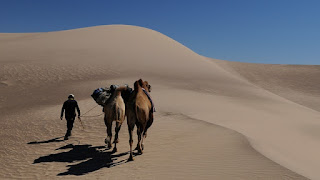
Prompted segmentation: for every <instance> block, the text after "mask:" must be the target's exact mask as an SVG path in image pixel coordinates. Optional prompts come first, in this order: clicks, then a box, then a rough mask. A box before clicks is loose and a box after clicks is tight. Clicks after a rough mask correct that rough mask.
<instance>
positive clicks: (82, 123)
mask: <svg viewBox="0 0 320 180" xmlns="http://www.w3.org/2000/svg"><path fill="white" fill-rule="evenodd" d="M98 106H99V104H98V105H96V106H94V107H93V108H91V109H90V110H89V111H87V112H85V113H84V114H83V115H81V116H79V118H78V120H79V122H80V124H81V126H82V130H84V125H83V123H82V120H81V117H99V116H101V115H103V114H104V113H101V114H98V115H94V116H84V115H85V114H87V113H88V112H90V111H92V110H93V109H94V108H96V107H98Z"/></svg>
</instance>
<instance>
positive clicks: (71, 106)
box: [61, 99, 80, 119]
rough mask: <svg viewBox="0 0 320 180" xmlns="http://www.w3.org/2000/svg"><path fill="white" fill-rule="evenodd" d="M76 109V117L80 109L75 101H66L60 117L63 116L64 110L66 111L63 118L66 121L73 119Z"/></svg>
mask: <svg viewBox="0 0 320 180" xmlns="http://www.w3.org/2000/svg"><path fill="white" fill-rule="evenodd" d="M76 108H77V111H78V116H80V109H79V106H78V103H77V101H76V100H70V99H69V100H67V101H65V102H64V103H63V106H62V109H61V117H62V116H63V112H64V110H65V111H66V113H65V117H66V119H74V118H75V117H76Z"/></svg>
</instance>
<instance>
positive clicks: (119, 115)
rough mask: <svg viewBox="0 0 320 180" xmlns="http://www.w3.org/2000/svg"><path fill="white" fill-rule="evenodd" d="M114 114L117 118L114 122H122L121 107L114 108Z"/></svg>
mask: <svg viewBox="0 0 320 180" xmlns="http://www.w3.org/2000/svg"><path fill="white" fill-rule="evenodd" d="M114 108H115V109H114V112H115V117H114V120H115V121H116V122H121V110H120V109H119V107H117V106H114Z"/></svg>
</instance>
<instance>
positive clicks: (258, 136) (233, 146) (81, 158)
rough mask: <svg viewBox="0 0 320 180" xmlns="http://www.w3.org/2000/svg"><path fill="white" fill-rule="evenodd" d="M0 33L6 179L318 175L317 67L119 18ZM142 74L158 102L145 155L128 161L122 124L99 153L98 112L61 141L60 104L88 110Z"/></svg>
mask: <svg viewBox="0 0 320 180" xmlns="http://www.w3.org/2000/svg"><path fill="white" fill-rule="evenodd" d="M0 40H1V41H0V82H1V84H0V112H1V114H2V116H1V117H0V127H1V134H0V136H1V139H2V140H1V142H0V143H1V144H0V152H1V155H0V156H1V159H0V160H1V164H2V165H3V168H2V169H1V170H0V175H1V177H2V178H23V177H24V178H25V177H26V178H32V179H33V178H36V179H43V178H47V179H50V178H51V179H52V178H63V179H64V178H79V177H81V178H89V179H90V178H98V177H99V178H100V177H101V178H105V177H107V178H109V179H127V178H130V177H132V178H134V179H160V178H161V179H162V178H173V179H304V177H307V178H312V179H317V178H319V177H320V173H319V172H318V171H317V167H319V165H320V158H319V156H317V153H318V152H319V150H320V143H319V142H318V137H319V135H320V134H319V133H318V132H319V128H318V127H320V123H319V121H318V119H319V117H320V114H319V112H318V111H317V110H318V107H317V105H318V103H317V102H316V100H314V99H315V98H316V97H318V96H319V92H318V91H316V87H317V86H318V85H316V84H317V83H318V82H317V81H318V78H317V77H319V76H318V75H319V71H320V70H319V69H320V68H319V66H280V65H279V66H277V65H258V64H241V63H234V62H227V61H220V60H214V59H209V58H206V57H203V56H200V55H198V54H196V53H194V52H193V51H191V50H190V49H188V48H186V47H185V46H183V45H181V44H179V43H178V42H176V41H174V40H172V39H170V38H169V37H167V36H165V35H163V34H161V33H159V32H156V31H152V30H149V29H145V28H141V27H135V26H124V25H112V26H98V27H90V28H82V29H75V30H68V31H59V32H49V33H30V34H0ZM308 72H312V73H308ZM301 75H304V76H305V77H307V79H308V81H307V82H302V81H301V78H300V76H301ZM139 78H143V79H144V80H148V81H149V83H150V84H151V85H152V89H153V91H152V92H151V95H152V97H153V99H154V101H155V104H156V107H157V110H158V112H157V113H156V117H155V123H154V125H153V126H152V127H151V129H150V131H149V134H148V138H147V139H146V142H145V154H143V155H142V156H136V157H135V159H136V160H135V161H134V162H129V163H127V162H126V159H127V158H128V154H127V152H128V150H129V144H128V133H127V127H126V123H124V126H123V127H122V129H121V131H120V136H119V138H120V143H119V146H118V151H119V152H116V153H112V152H111V150H107V149H106V148H105V147H104V138H105V136H106V131H105V130H106V128H105V125H104V122H103V118H102V117H94V118H83V122H84V124H85V129H84V130H82V129H81V128H80V126H79V122H76V124H75V129H74V132H73V136H72V137H71V138H70V140H68V141H62V139H61V136H62V135H63V134H64V133H65V121H60V119H59V113H60V108H61V107H60V106H61V104H62V102H63V101H64V100H65V97H66V96H67V95H68V94H69V93H73V94H75V95H76V99H77V100H78V101H79V106H80V108H81V110H82V112H86V111H87V110H89V109H90V108H92V107H93V106H95V103H94V101H93V100H92V99H90V94H91V93H92V91H93V89H95V88H97V87H104V86H107V85H110V84H113V83H115V84H124V83H129V85H131V86H132V84H133V82H134V80H137V79H139ZM284 82H287V83H284ZM313 85H315V86H313ZM100 113H101V108H100V107H99V108H96V109H94V111H92V112H90V113H89V115H96V114H100ZM227 128H228V129H227ZM136 140H137V138H136V137H135V139H134V143H136V142H137V141H136ZM252 147H253V148H252ZM256 150H258V152H260V153H262V154H260V153H258V152H257V151H256ZM289 169H290V170H289ZM298 174H301V175H302V176H300V175H298ZM303 176H304V177H303Z"/></svg>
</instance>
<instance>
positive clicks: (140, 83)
mask: <svg viewBox="0 0 320 180" xmlns="http://www.w3.org/2000/svg"><path fill="white" fill-rule="evenodd" d="M138 82H139V85H140V86H141V87H142V86H143V81H142V79H139V80H138Z"/></svg>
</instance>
